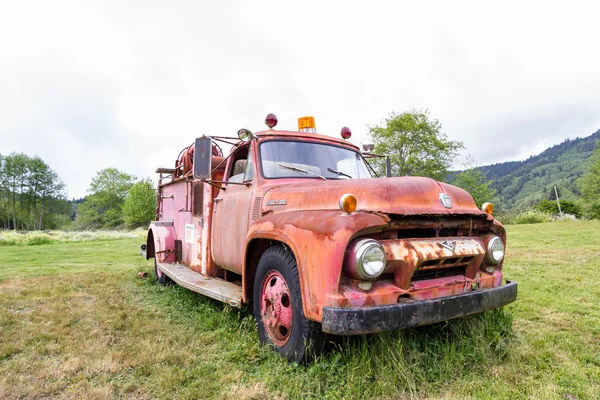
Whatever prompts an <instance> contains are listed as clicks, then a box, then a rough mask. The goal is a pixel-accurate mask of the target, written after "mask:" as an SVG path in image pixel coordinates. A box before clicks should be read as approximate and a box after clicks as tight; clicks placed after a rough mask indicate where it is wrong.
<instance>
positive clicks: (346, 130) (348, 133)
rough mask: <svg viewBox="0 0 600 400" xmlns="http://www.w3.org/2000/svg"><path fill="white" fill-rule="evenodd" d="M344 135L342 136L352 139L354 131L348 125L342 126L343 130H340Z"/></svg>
mask: <svg viewBox="0 0 600 400" xmlns="http://www.w3.org/2000/svg"><path fill="white" fill-rule="evenodd" d="M340 133H341V135H342V138H344V139H346V140H348V139H350V136H352V132H351V131H350V128H348V127H347V126H345V127H343V128H342V131H341V132H340Z"/></svg>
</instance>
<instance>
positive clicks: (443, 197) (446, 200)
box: [440, 193, 452, 208]
mask: <svg viewBox="0 0 600 400" xmlns="http://www.w3.org/2000/svg"><path fill="white" fill-rule="evenodd" d="M440 201H441V202H442V205H443V206H444V207H446V208H452V199H451V198H450V195H449V194H448V193H441V194H440Z"/></svg>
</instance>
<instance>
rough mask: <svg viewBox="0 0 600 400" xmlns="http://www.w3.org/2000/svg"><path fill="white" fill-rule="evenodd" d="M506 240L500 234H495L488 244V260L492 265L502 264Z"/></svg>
mask: <svg viewBox="0 0 600 400" xmlns="http://www.w3.org/2000/svg"><path fill="white" fill-rule="evenodd" d="M504 252H505V248H504V242H503V241H502V239H500V238H499V237H498V236H493V237H492V238H491V239H490V240H489V242H488V244H487V251H486V261H487V262H488V263H490V264H492V265H498V264H500V261H502V260H503V259H504Z"/></svg>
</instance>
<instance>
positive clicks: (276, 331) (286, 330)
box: [260, 271, 293, 347]
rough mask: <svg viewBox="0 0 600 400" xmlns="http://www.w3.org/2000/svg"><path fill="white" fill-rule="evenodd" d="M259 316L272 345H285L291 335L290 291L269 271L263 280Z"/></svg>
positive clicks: (283, 280)
mask: <svg viewBox="0 0 600 400" xmlns="http://www.w3.org/2000/svg"><path fill="white" fill-rule="evenodd" d="M260 315H261V317H262V322H263V325H264V327H265V331H266V332H267V335H269V338H271V340H272V341H273V343H275V344H276V345H277V346H279V347H281V346H283V345H284V344H286V343H287V341H288V340H289V338H290V335H291V333H292V321H293V311H292V304H291V296H290V289H289V288H288V285H287V283H286V281H285V279H284V278H283V276H282V275H281V274H280V273H279V272H277V271H270V272H269V273H268V274H267V276H266V277H265V279H264V280H263V283H262V289H261V292H260Z"/></svg>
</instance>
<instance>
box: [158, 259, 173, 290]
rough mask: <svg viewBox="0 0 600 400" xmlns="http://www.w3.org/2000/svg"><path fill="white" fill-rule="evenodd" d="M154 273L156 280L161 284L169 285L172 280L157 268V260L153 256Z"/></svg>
mask: <svg viewBox="0 0 600 400" xmlns="http://www.w3.org/2000/svg"><path fill="white" fill-rule="evenodd" d="M154 275H155V276H156V281H157V282H158V283H160V284H161V285H163V286H166V285H169V284H170V283H171V282H172V281H171V278H169V277H168V276H167V275H166V274H165V273H164V272H162V271H161V270H160V268H158V262H157V261H156V258H154Z"/></svg>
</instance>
